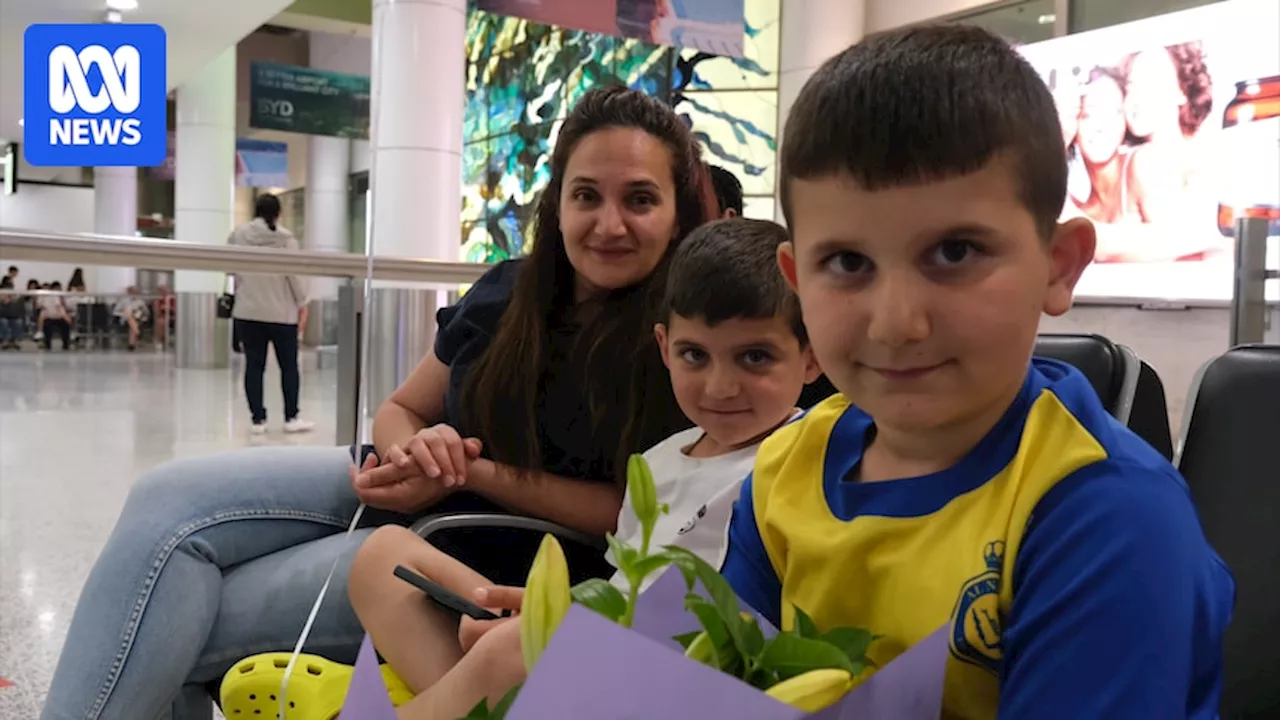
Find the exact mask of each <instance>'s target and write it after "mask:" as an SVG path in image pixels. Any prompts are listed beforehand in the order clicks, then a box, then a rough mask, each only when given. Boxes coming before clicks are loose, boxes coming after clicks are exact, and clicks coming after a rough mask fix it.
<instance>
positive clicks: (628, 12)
mask: <svg viewBox="0 0 1280 720" xmlns="http://www.w3.org/2000/svg"><path fill="white" fill-rule="evenodd" d="M476 7H477V8H478V9H480V10H484V11H485V12H491V13H497V14H499V15H509V16H511V17H520V18H525V19H526V20H532V21H534V22H537V23H542V24H543V25H559V26H560V27H566V28H573V29H575V30H586V31H588V32H594V33H600V34H602V35H617V36H620V37H626V38H634V39H636V40H643V41H644V42H648V43H653V44H655V45H671V46H673V47H683V48H695V49H698V50H702V51H704V52H709V53H714V54H716V55H728V56H732V57H741V56H742V53H743V41H744V40H743V39H744V35H745V32H746V26H745V21H744V9H743V0H591V1H590V2H584V1H583V0H477V2H476Z"/></svg>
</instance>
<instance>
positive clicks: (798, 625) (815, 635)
mask: <svg viewBox="0 0 1280 720" xmlns="http://www.w3.org/2000/svg"><path fill="white" fill-rule="evenodd" d="M795 634H796V635H799V636H800V637H802V638H810V639H812V640H817V639H819V638H821V637H822V633H821V632H818V626H817V625H814V624H813V618H811V617H809V616H808V615H807V614H806V613H805V611H803V610H801V609H800V608H796V622H795Z"/></svg>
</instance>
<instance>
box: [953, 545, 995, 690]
mask: <svg viewBox="0 0 1280 720" xmlns="http://www.w3.org/2000/svg"><path fill="white" fill-rule="evenodd" d="M982 560H983V564H985V565H986V569H985V570H983V571H982V572H980V573H978V574H977V575H974V576H973V577H971V578H969V579H968V580H967V581H965V583H964V585H963V586H962V587H961V588H960V597H959V598H958V599H957V600H956V607H955V609H954V610H953V611H952V612H951V655H952V656H953V657H955V658H956V659H958V660H962V661H964V662H967V663H971V664H973V665H977V666H978V667H981V668H986V669H987V670H990V671H991V672H992V673H999V672H1000V665H1001V663H1002V662H1003V661H1004V641H1003V638H1002V637H1001V622H1000V571H1001V566H1002V565H1003V564H1004V542H1002V541H1000V540H996V541H994V542H989V543H987V547H986V548H985V549H984V550H983V552H982Z"/></svg>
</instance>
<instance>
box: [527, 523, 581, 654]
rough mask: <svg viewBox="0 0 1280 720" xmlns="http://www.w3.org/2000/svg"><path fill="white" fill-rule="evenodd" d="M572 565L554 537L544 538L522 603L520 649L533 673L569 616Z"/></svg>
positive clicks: (530, 572) (547, 536)
mask: <svg viewBox="0 0 1280 720" xmlns="http://www.w3.org/2000/svg"><path fill="white" fill-rule="evenodd" d="M570 602H571V598H570V596H569V564H568V562H567V561H566V560H565V558H564V550H563V549H562V548H561V547H560V543H559V542H558V541H557V540H556V538H555V536H554V535H550V534H548V535H546V536H544V537H543V538H542V544H541V545H539V546H538V554H537V555H536V556H535V557H534V558H533V567H531V568H530V569H529V579H528V580H527V581H526V582H525V588H524V600H522V601H521V603H520V648H521V650H522V651H523V652H524V666H525V669H526V670H533V666H534V664H536V663H537V662H538V658H539V657H541V656H542V651H543V650H545V649H546V647H547V643H548V642H550V641H551V636H552V635H554V634H555V631H556V628H557V627H559V626H560V621H561V620H563V619H564V615H565V613H567V612H569V603H570Z"/></svg>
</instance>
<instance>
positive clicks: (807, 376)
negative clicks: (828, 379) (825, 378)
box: [800, 345, 822, 385]
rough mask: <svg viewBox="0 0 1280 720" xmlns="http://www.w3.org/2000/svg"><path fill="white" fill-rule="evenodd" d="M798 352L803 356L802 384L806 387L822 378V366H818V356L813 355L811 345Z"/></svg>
mask: <svg viewBox="0 0 1280 720" xmlns="http://www.w3.org/2000/svg"><path fill="white" fill-rule="evenodd" d="M800 352H801V353H802V354H803V356H804V384H805V385H808V384H810V383H812V382H813V381H815V380H817V379H818V378H819V377H821V376H822V366H821V365H819V364H818V356H817V355H814V354H813V346H812V345H805V346H804V349H803V350H801V351H800Z"/></svg>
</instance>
